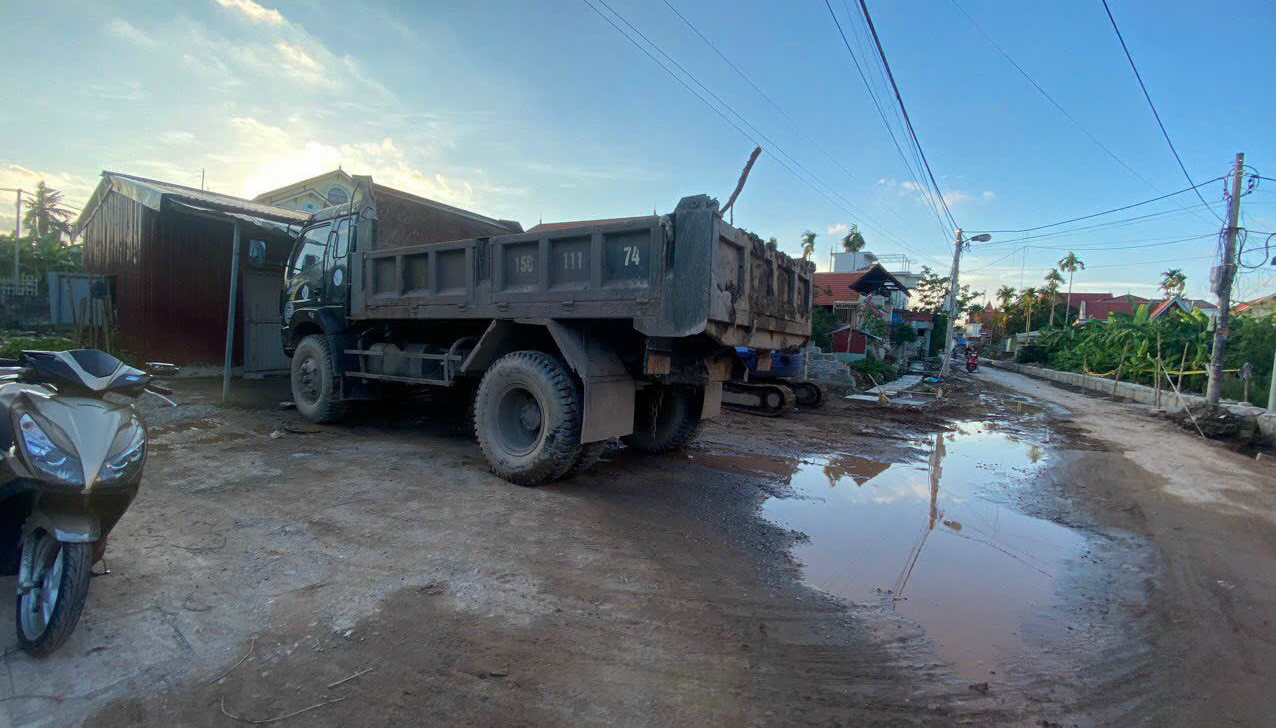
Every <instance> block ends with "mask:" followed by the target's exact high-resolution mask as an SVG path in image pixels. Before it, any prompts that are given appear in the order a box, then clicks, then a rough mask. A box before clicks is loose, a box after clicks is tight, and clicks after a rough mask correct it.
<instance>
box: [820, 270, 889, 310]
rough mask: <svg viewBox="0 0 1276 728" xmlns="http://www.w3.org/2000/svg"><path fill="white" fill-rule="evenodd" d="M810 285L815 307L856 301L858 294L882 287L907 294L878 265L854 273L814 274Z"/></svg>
mask: <svg viewBox="0 0 1276 728" xmlns="http://www.w3.org/2000/svg"><path fill="white" fill-rule="evenodd" d="M811 285H812V286H813V287H814V292H815V295H814V298H813V301H812V302H813V303H814V304H815V305H816V306H830V305H832V304H834V303H845V302H848V301H857V300H859V294H861V293H863V294H868V293H872V292H873V291H876V290H878V289H879V288H883V287H885V288H891V289H894V290H897V291H903V292H904V293H905V294H907V293H908V286H905V285H904V284H903V283H900V282H899V279H898V278H896V277H895V276H893V275H891V274H890V273H889V272H888V271H887V270H886V269H885V268H883V267H882V266H881V264H880V263H874V264H873V265H871V266H869V267H867V268H864V269H863V270H857V271H855V272H854V273H816V274H815V275H813V276H812V277H811Z"/></svg>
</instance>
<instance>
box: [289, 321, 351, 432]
mask: <svg viewBox="0 0 1276 728" xmlns="http://www.w3.org/2000/svg"><path fill="white" fill-rule="evenodd" d="M292 401H293V402H295V403H296V405H297V411H298V412H300V413H301V416H302V417H305V418H306V419H308V420H310V421H311V422H320V423H323V422H336V421H337V420H339V419H341V418H342V416H344V415H345V413H346V403H345V402H342V401H341V397H340V394H339V389H338V382H337V376H336V373H335V371H334V367H333V361H332V348H331V347H330V346H329V345H328V337H327V336H324V335H323V334H311V335H309V336H307V337H306V338H304V339H302V340H301V343H300V344H298V345H297V351H295V352H293V355H292Z"/></svg>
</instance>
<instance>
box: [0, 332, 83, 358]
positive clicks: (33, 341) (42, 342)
mask: <svg viewBox="0 0 1276 728" xmlns="http://www.w3.org/2000/svg"><path fill="white" fill-rule="evenodd" d="M73 348H75V343H74V342H73V341H71V340H70V339H68V338H66V337H63V336H13V337H8V338H5V339H4V340H2V341H0V359H16V358H18V354H19V353H20V352H22V351H24V350H28V349H34V350H42V351H64V350H66V349H73Z"/></svg>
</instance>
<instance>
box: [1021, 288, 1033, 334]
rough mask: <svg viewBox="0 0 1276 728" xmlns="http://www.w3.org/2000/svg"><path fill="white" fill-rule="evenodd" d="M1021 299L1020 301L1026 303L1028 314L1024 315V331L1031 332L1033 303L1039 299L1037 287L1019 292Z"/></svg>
mask: <svg viewBox="0 0 1276 728" xmlns="http://www.w3.org/2000/svg"><path fill="white" fill-rule="evenodd" d="M1019 300H1020V302H1022V303H1023V304H1024V307H1025V308H1026V309H1027V314H1026V315H1025V316H1024V321H1025V325H1024V329H1023V332H1024V333H1025V334H1031V333H1032V304H1034V303H1036V301H1037V289H1035V288H1032V287H1029V288H1025V289H1023V290H1022V291H1020V293H1019Z"/></svg>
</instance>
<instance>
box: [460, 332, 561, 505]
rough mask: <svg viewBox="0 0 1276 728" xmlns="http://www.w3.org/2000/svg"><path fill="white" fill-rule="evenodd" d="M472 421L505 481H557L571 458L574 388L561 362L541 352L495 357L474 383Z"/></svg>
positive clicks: (485, 451) (486, 453)
mask: <svg viewBox="0 0 1276 728" xmlns="http://www.w3.org/2000/svg"><path fill="white" fill-rule="evenodd" d="M474 421H475V425H474V434H475V435H476V436H477V437H478V441H479V447H480V448H482V449H483V455H484V456H485V457H486V458H487V462H488V465H489V466H490V467H491V469H492V472H493V473H495V474H497V475H499V476H500V477H502V478H504V479H505V480H508V481H510V482H511V483H515V484H518V485H526V486H533V485H540V484H542V483H547V482H549V481H551V480H557V479H558V478H561V477H562V476H563V475H564V474H565V473H567V471H568V470H569V469H571V467H572V465H574V464H575V463H576V461H577V456H578V454H579V449H580V425H581V397H580V390H579V388H578V387H577V386H576V382H575V380H573V379H572V375H571V373H570V372H568V370H567V367H566V365H564V364H563V363H562V362H561V361H559V360H558V359H557V358H555V357H553V356H550V355H549V354H546V353H544V352H539V351H516V352H513V353H512V354H506V355H505V356H503V357H501V358H500V359H498V360H497V361H496V363H495V364H493V365H492V366H491V368H489V369H488V370H487V372H486V373H485V374H484V375H483V381H482V382H480V383H479V389H478V398H477V400H476V401H475V403H474Z"/></svg>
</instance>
